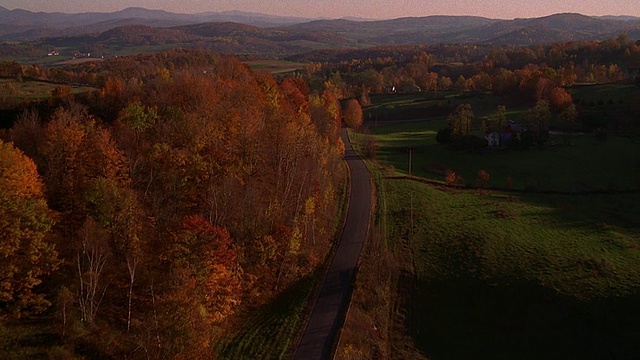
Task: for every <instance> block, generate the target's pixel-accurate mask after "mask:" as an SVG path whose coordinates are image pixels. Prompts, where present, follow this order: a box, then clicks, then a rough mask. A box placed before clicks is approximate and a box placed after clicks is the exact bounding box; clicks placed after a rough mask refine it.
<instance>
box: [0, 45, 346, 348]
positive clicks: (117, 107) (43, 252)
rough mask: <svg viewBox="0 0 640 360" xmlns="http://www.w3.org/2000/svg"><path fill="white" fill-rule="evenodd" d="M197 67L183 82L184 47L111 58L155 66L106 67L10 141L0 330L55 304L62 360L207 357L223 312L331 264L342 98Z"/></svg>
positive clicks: (1, 148) (0, 207)
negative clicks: (66, 359)
mask: <svg viewBox="0 0 640 360" xmlns="http://www.w3.org/2000/svg"><path fill="white" fill-rule="evenodd" d="M193 55H194V56H193V58H191V57H189V59H191V60H190V61H191V65H190V66H189V65H187V64H185V65H184V66H180V68H181V70H176V68H177V67H178V66H175V64H176V63H180V62H181V61H184V60H185V59H186V58H187V57H186V54H185V53H183V52H172V53H164V54H158V55H153V56H151V55H147V56H141V57H138V58H130V59H126V60H117V61H114V63H112V64H110V65H109V62H107V61H105V64H103V65H101V66H102V67H103V68H108V67H110V66H119V65H120V64H122V63H123V62H124V63H127V64H131V65H136V66H138V67H140V68H145V67H146V68H148V69H151V68H155V69H156V71H151V70H150V71H149V72H148V73H147V74H146V77H143V78H140V79H138V81H136V82H132V81H124V79H122V78H120V77H118V76H116V75H115V74H116V73H112V76H109V77H107V78H106V79H105V81H104V83H103V85H102V87H101V90H100V91H97V92H96V93H95V94H93V95H91V96H89V97H87V99H86V103H85V104H79V103H77V102H75V101H73V99H71V97H70V96H67V97H65V98H63V99H61V100H60V101H61V102H62V104H63V105H62V106H60V107H59V108H58V109H57V110H56V111H55V112H54V113H53V114H52V115H51V116H50V117H48V118H45V119H41V118H40V116H39V114H38V113H37V112H35V111H27V112H25V113H23V114H22V115H21V116H20V118H19V119H18V120H17V121H16V123H15V125H14V126H13V128H12V129H10V130H9V131H8V132H6V133H5V135H4V140H3V142H0V228H2V229H3V230H2V232H1V234H0V256H1V257H2V261H1V262H0V264H1V265H0V268H1V269H2V271H1V272H0V274H1V275H0V313H1V314H2V318H9V317H10V318H18V317H21V316H27V315H30V314H34V313H38V312H41V311H43V310H44V309H46V308H47V307H48V306H49V307H50V310H49V311H51V313H53V314H55V318H56V319H57V324H58V325H57V326H58V330H59V336H60V338H61V340H62V343H64V344H66V345H65V349H68V351H70V352H72V351H74V350H73V349H84V351H88V352H90V353H92V354H94V355H95V354H101V355H103V356H111V357H118V358H123V357H127V358H143V357H146V358H203V357H211V356H213V351H214V350H213V345H212V344H213V343H214V342H215V339H216V337H217V336H221V334H222V332H223V330H222V329H224V326H225V324H226V323H227V322H229V321H231V319H233V316H232V315H233V314H236V313H238V312H240V313H241V312H243V311H246V310H247V309H251V308H254V307H255V306H258V305H261V304H263V303H265V302H267V301H269V300H270V299H272V298H273V297H274V296H275V295H276V294H278V293H279V292H281V291H282V290H284V289H286V288H287V287H288V286H289V285H290V284H292V283H293V282H295V281H296V280H298V279H300V278H301V277H302V276H305V275H306V274H308V273H309V272H311V271H312V270H313V269H314V268H315V267H317V265H318V264H319V263H320V262H321V261H322V259H323V258H324V257H325V255H326V254H327V252H328V250H329V248H330V246H331V241H332V239H333V235H334V231H335V227H336V224H337V219H336V213H337V209H338V199H339V197H340V192H341V189H342V187H341V184H342V182H343V181H344V180H345V177H344V174H343V172H344V168H343V165H342V163H341V161H340V159H341V155H342V154H343V152H344V145H343V144H342V142H341V140H340V139H339V136H338V132H339V128H340V121H341V107H340V103H339V101H338V99H337V98H336V97H335V96H334V95H333V93H331V92H330V91H322V92H318V93H311V92H310V91H309V88H308V86H307V85H306V83H305V82H303V81H301V80H297V79H285V80H283V81H282V82H280V83H278V82H276V81H275V80H274V79H273V78H272V77H271V76H269V75H265V74H259V73H254V72H252V71H251V70H250V69H248V68H247V67H246V66H245V65H244V64H241V63H240V62H239V61H237V60H235V59H232V58H227V57H222V56H215V55H210V54H209V55H206V56H201V55H202V53H201V52H196V53H194V54H193ZM150 57H153V58H154V59H155V60H156V61H155V62H151V63H150V60H149V58H150ZM199 59H200V60H202V59H204V61H201V62H199ZM194 62H197V64H194ZM167 63H173V64H174V68H173V69H169V68H170V66H167ZM132 71H139V70H132ZM125 76H126V75H125ZM11 143H13V144H11ZM51 274H52V275H51ZM227 325H228V324H227ZM68 355H69V356H71V354H70V353H69V354H68Z"/></svg>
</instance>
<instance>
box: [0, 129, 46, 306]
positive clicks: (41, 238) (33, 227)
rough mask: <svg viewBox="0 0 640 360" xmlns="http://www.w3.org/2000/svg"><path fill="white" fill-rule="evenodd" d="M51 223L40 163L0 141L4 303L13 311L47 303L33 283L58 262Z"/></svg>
mask: <svg viewBox="0 0 640 360" xmlns="http://www.w3.org/2000/svg"><path fill="white" fill-rule="evenodd" d="M52 225H53V219H52V212H51V211H50V210H49V208H48V207H47V203H46V202H45V199H44V193H43V188H42V182H41V180H40V177H39V176H38V173H37V171H36V165H35V164H34V163H33V161H31V160H30V159H29V158H27V157H26V156H25V155H24V154H22V152H20V151H19V150H17V149H15V148H14V147H13V146H12V145H11V144H7V143H3V142H2V141H0V229H1V231H0V308H4V309H5V310H8V311H9V312H10V313H12V314H13V315H16V316H19V315H21V314H23V313H27V314H28V313H37V312H40V311H42V310H44V309H46V307H47V306H48V305H49V302H48V301H47V300H46V299H45V297H44V295H42V294H38V293H36V292H35V291H34V288H35V287H36V286H37V285H38V284H40V283H41V282H42V278H43V277H44V276H46V275H48V274H50V273H51V272H52V271H54V270H55V269H56V267H57V265H58V261H57V253H56V251H55V250H54V247H53V245H52V244H51V243H50V242H49V241H47V233H48V232H49V230H50V229H51V226H52ZM2 305H3V306H2Z"/></svg>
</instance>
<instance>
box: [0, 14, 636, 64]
mask: <svg viewBox="0 0 640 360" xmlns="http://www.w3.org/2000/svg"><path fill="white" fill-rule="evenodd" d="M621 34H627V35H628V36H629V38H631V39H633V40H638V38H639V37H640V18H637V17H630V16H604V17H589V16H584V15H580V14H572V13H565V14H556V15H551V16H546V17H541V18H531V19H515V20H497V19H489V18H483V17H474V16H428V17H407V18H399V19H393V20H362V19H332V20H327V19H315V20H313V19H305V18H295V17H279V16H271V15H264V14H255V13H244V12H221V13H215V12H211V13H200V14H175V13H170V12H166V11H162V10H148V9H143V8H129V9H125V10H122V11H118V12H113V13H82V14H63V13H34V12H30V11H26V10H7V9H5V8H2V7H0V41H2V40H4V41H9V42H15V41H29V42H30V43H31V44H34V46H37V47H42V48H44V47H47V46H48V47H50V48H51V47H53V48H74V50H78V51H82V49H85V52H89V51H90V50H93V51H92V52H93V53H95V52H96V49H98V50H100V51H103V52H107V53H108V50H109V49H110V47H111V48H115V47H117V48H119V49H122V48H126V47H135V46H141V45H144V46H147V47H148V46H152V47H153V46H161V47H163V48H167V47H171V46H181V47H189V46H191V47H200V48H207V49H211V50H215V51H220V52H228V53H245V54H269V55H271V56H274V55H275V56H284V55H292V54H297V53H303V52H308V51H312V50H318V49H336V48H366V47H370V46H379V45H413V44H437V43H476V44H486V43H490V44H509V45H530V44H538V43H550V42H559V41H573V40H603V39H609V38H615V37H617V36H619V35H621ZM0 55H1V54H0Z"/></svg>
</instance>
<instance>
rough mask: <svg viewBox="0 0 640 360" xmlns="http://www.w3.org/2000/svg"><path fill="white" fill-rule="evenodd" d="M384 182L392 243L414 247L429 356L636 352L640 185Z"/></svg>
mask: <svg viewBox="0 0 640 360" xmlns="http://www.w3.org/2000/svg"><path fill="white" fill-rule="evenodd" d="M381 186H382V187H383V191H384V192H385V194H386V199H387V203H388V205H387V213H386V214H385V215H386V216H387V217H388V221H389V228H388V229H389V234H388V239H389V246H390V247H391V248H394V249H398V248H399V247H400V245H401V243H402V242H406V243H408V244H409V245H410V248H411V252H412V256H413V262H414V264H415V281H416V283H415V288H416V290H415V293H414V294H413V296H412V298H411V299H412V312H413V315H414V316H412V317H411V326H410V328H411V329H413V334H414V337H415V341H416V344H417V347H418V348H419V349H420V350H421V352H422V353H424V354H426V355H427V356H428V357H429V358H431V359H472V358H473V359H515V358H517V359H571V358H581V359H603V358H612V356H615V357H614V358H635V357H637V356H639V355H640V347H638V346H639V345H640V330H638V329H640V240H638V239H640V217H638V214H639V212H640V206H639V205H638V201H639V200H640V196H637V195H634V196H628V195H627V196H623V195H617V196H595V195H594V196H586V197H584V196H583V197H578V196H563V195H555V196H535V197H534V196H513V195H505V194H500V193H493V192H481V191H457V190H453V191H450V190H441V189H436V188H433V187H432V186H429V185H425V184H422V183H418V182H412V181H407V180H383V182H382V184H381ZM410 197H413V199H412V200H411V199H410ZM411 202H412V203H413V211H412V210H411V208H410V206H408V205H409V204H410V203H411ZM411 214H413V216H411ZM411 217H412V218H413V220H411ZM411 223H413V228H411V226H410V224H411ZM396 251H397V250H396Z"/></svg>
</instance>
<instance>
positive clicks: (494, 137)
mask: <svg viewBox="0 0 640 360" xmlns="http://www.w3.org/2000/svg"><path fill="white" fill-rule="evenodd" d="M484 138H485V139H487V146H488V147H489V148H490V149H497V148H499V147H500V134H498V132H497V131H493V132H490V133H488V134H486V135H485V136H484Z"/></svg>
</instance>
